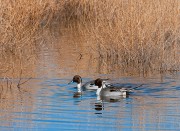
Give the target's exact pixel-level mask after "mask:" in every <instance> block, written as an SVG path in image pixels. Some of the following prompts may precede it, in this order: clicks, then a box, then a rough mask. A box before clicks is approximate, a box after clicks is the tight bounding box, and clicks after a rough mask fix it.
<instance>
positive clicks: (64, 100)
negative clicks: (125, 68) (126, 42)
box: [0, 43, 180, 131]
mask: <svg viewBox="0 0 180 131" xmlns="http://www.w3.org/2000/svg"><path fill="white" fill-rule="evenodd" d="M66 46H67V47H66ZM69 47H72V48H69ZM82 50H85V51H84V52H82ZM87 52H88V51H87V50H86V47H83V46H82V47H78V49H77V48H76V44H74V43H73V44H72V43H69V45H63V48H61V47H59V48H56V50H50V49H48V48H47V47H44V49H42V51H41V52H40V53H39V55H38V60H37V62H36V63H37V64H36V65H35V66H33V69H34V70H32V71H31V73H34V76H35V77H33V78H32V79H31V80H30V81H28V82H27V83H25V84H24V85H22V86H21V88H20V89H18V88H17V87H16V85H17V83H18V81H19V78H18V77H17V78H12V79H11V81H12V85H11V81H9V86H8V88H5V87H7V81H5V79H4V78H2V79H1V82H2V81H4V82H2V83H1V85H0V91H1V94H0V121H1V124H0V130H8V131H9V130H33V131H34V130H179V129H180V123H179V121H180V115H179V114H180V102H179V101H180V82H179V77H178V75H175V76H174V75H162V76H161V75H154V76H147V77H143V76H135V75H132V74H129V75H127V74H126V75H125V74H121V72H120V71H119V70H112V69H111V68H113V69H115V68H114V66H113V67H111V65H109V66H108V65H107V63H105V64H103V62H102V61H97V59H95V58H96V56H91V55H89V54H88V53H87ZM109 67H111V68H109ZM23 73H24V72H23ZM75 74H79V75H81V76H82V77H83V81H84V82H85V81H89V80H91V79H95V78H98V77H102V78H111V81H112V82H121V83H133V84H141V83H143V84H144V85H143V86H142V87H140V88H138V89H137V90H136V91H135V92H134V93H132V94H131V95H130V96H128V97H126V98H124V97H120V98H108V97H105V98H102V100H97V96H96V93H95V91H89V90H86V91H84V92H83V95H82V96H81V97H77V98H74V97H73V94H74V92H76V88H75V86H76V85H73V84H72V85H68V84H67V83H68V82H69V81H70V80H71V79H72V77H73V76H74V75H75ZM131 75H132V76H131ZM27 78H28V77H27ZM27 78H23V79H22V81H25V80H26V79H27ZM10 85H11V86H10Z"/></svg>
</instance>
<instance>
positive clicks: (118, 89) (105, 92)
mask: <svg viewBox="0 0 180 131" xmlns="http://www.w3.org/2000/svg"><path fill="white" fill-rule="evenodd" d="M95 85H96V86H98V87H99V88H98V89H97V92H96V94H97V95H100V96H127V95H129V93H130V92H132V91H133V90H134V89H135V88H137V87H138V86H135V87H133V86H124V85H122V86H121V85H119V86H114V85H112V84H111V85H106V84H105V83H103V81H102V80H101V79H99V78H98V79H96V80H95Z"/></svg>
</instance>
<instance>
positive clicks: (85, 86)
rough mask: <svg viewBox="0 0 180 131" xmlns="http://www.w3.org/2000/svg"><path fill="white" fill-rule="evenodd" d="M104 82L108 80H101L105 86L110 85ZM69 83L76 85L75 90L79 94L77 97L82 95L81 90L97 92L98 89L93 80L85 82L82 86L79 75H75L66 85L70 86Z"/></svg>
mask: <svg viewBox="0 0 180 131" xmlns="http://www.w3.org/2000/svg"><path fill="white" fill-rule="evenodd" d="M106 80H108V79H102V81H103V82H104V83H106V85H110V83H108V82H106ZM71 83H77V90H78V92H77V94H79V95H81V94H82V90H83V89H88V90H97V89H98V86H97V85H95V80H92V81H89V82H86V83H85V84H83V85H82V78H81V76H79V75H75V76H74V77H73V79H72V80H71V82H69V83H68V84H71Z"/></svg>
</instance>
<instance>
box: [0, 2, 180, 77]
mask: <svg viewBox="0 0 180 131" xmlns="http://www.w3.org/2000/svg"><path fill="white" fill-rule="evenodd" d="M0 3H1V4H0V6H1V8H0V18H1V19H0V61H1V63H0V73H1V76H4V75H5V76H8V75H7V72H10V73H9V75H12V74H13V75H14V76H17V75H16V74H18V75H19V74H20V73H19V72H20V70H23V71H26V72H29V73H23V74H25V76H27V74H28V75H29V77H30V76H33V74H32V72H31V70H33V68H34V65H35V64H36V63H37V61H38V59H39V58H38V55H37V54H38V52H40V51H41V50H42V48H43V47H44V46H46V47H48V48H55V49H57V48H58V47H59V48H60V47H61V48H63V47H64V46H66V47H68V45H67V44H68V42H66V43H62V42H61V44H59V43H58V44H57V40H60V39H61V38H62V37H63V36H66V37H68V35H69V34H71V35H70V37H71V39H74V41H75V40H79V41H78V42H79V45H78V44H76V45H75V46H76V48H77V50H78V48H79V46H82V45H83V46H86V47H88V50H90V51H89V52H90V53H89V54H91V55H92V56H93V55H94V54H96V56H97V57H95V58H96V59H98V61H99V60H100V61H101V63H102V64H103V65H104V66H105V67H107V68H110V67H111V66H112V65H116V67H115V69H123V70H126V71H130V72H131V71H137V72H138V73H145V72H151V71H161V72H162V71H163V72H164V71H178V70H179V62H180V61H179V58H180V57H179V46H180V38H179V36H180V35H179V34H180V31H179V30H180V28H179V26H180V23H179V1H178V0H158V1H157V0H151V1H150V0H138V1H137V0H112V1H109V0H103V1H97V0H68V1H65V0H61V1H60V0H59V1H58V0H44V1H41V0H29V1H27V0H15V1H11V0H6V1H3V0H1V1H0ZM68 39H69V38H68ZM80 40H82V41H83V42H82V41H81V42H80ZM81 52H83V50H81ZM28 69H29V71H28ZM17 72H18V73H17Z"/></svg>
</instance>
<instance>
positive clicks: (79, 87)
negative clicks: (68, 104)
mask: <svg viewBox="0 0 180 131" xmlns="http://www.w3.org/2000/svg"><path fill="white" fill-rule="evenodd" d="M77 89H78V92H81V83H79V84H77Z"/></svg>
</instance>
